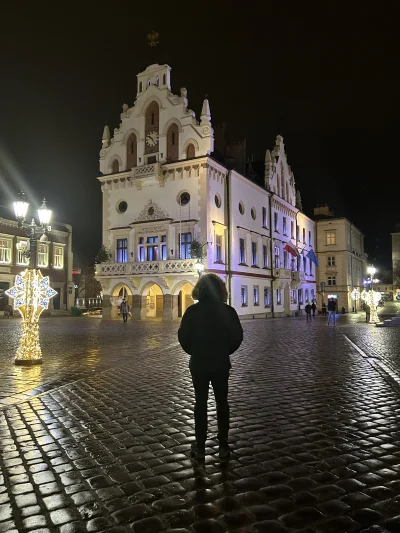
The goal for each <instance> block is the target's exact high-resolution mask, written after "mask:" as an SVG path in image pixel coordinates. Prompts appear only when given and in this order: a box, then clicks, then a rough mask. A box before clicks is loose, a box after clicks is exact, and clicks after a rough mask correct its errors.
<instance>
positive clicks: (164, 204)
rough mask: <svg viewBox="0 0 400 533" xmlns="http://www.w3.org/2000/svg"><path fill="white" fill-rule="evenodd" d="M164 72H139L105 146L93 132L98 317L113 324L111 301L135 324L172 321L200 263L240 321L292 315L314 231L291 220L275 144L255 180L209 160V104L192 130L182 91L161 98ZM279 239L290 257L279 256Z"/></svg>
mask: <svg viewBox="0 0 400 533" xmlns="http://www.w3.org/2000/svg"><path fill="white" fill-rule="evenodd" d="M170 70H171V69H170V67H169V66H168V65H151V66H150V67H148V68H147V69H146V70H145V71H144V72H142V73H140V74H138V77H137V78H138V85H137V97H136V101H135V103H134V105H133V106H132V107H129V106H128V105H126V104H125V105H124V106H123V111H122V114H121V123H120V125H119V126H118V128H116V129H115V130H114V136H113V137H112V138H111V135H110V132H109V129H108V127H105V129H104V133H103V140H102V150H101V152H100V171H101V173H102V175H101V177H99V178H98V179H99V181H100V183H101V187H102V193H103V231H102V235H103V244H104V245H105V246H106V247H107V248H108V250H109V251H110V254H111V259H110V261H109V262H107V263H102V264H99V265H97V269H96V277H97V279H98V280H99V281H100V283H101V285H102V291H103V317H110V316H111V317H113V316H116V315H117V313H118V307H117V306H118V304H119V303H120V301H121V298H122V297H126V298H127V299H128V301H129V302H130V303H131V305H132V314H133V317H134V318H135V319H143V318H156V317H159V318H164V319H165V320H173V319H175V318H178V317H179V316H182V315H183V313H184V311H185V309H186V308H187V307H188V306H189V305H191V304H192V303H193V300H192V298H191V293H192V289H193V286H194V285H195V284H196V282H197V280H198V273H197V272H198V271H197V269H196V263H198V262H200V261H201V262H202V263H203V264H204V267H205V271H206V272H214V273H216V274H218V275H219V276H220V277H221V278H222V279H223V280H224V281H225V283H226V285H227V289H228V294H229V303H231V305H233V306H234V307H235V308H236V310H237V311H238V313H239V314H240V315H242V316H264V317H265V316H272V315H273V316H287V315H292V314H293V313H295V312H297V311H298V309H299V307H300V308H303V307H304V305H305V302H306V300H307V299H312V298H314V297H315V296H316V271H315V265H314V264H313V263H312V262H311V261H310V260H309V259H308V258H306V257H305V256H306V254H307V253H308V252H309V251H310V250H312V249H313V247H314V243H315V224H314V222H313V221H312V220H311V219H309V218H308V217H306V216H305V215H304V213H302V210H301V205H299V202H298V200H299V195H298V193H297V192H296V188H295V181H294V176H293V173H292V171H291V169H290V167H289V165H288V162H287V156H286V153H285V148H284V144H283V139H282V137H280V136H278V137H277V141H276V145H275V147H274V149H273V150H272V151H271V152H270V151H269V150H267V152H266V157H265V163H264V168H263V175H262V176H261V177H260V178H261V181H260V182H256V181H255V180H252V179H249V178H248V177H246V176H245V175H243V173H240V172H238V171H237V170H234V169H233V168H231V167H230V166H229V165H228V164H227V163H226V162H224V164H223V163H221V162H219V161H217V160H216V158H215V156H214V154H213V151H214V137H213V128H212V124H211V112H210V106H209V103H208V101H207V100H204V102H203V106H202V111H201V115H200V120H199V121H198V120H197V119H196V116H195V113H194V112H193V111H192V110H191V109H189V108H188V97H187V90H186V89H185V88H182V89H181V90H180V96H177V95H174V94H173V93H172V92H171V84H170ZM290 241H291V242H292V245H293V246H294V247H295V248H296V247H297V249H298V250H299V251H303V254H302V255H301V256H297V254H295V255H294V256H292V255H291V254H290V253H289V252H288V251H287V250H285V249H284V248H285V246H286V245H287V243H288V242H290ZM193 242H195V243H197V244H199V243H200V245H201V247H202V254H201V256H202V257H201V258H200V259H199V258H194V257H192V250H191V243H193Z"/></svg>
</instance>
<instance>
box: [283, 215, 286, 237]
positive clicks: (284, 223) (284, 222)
mask: <svg viewBox="0 0 400 533" xmlns="http://www.w3.org/2000/svg"><path fill="white" fill-rule="evenodd" d="M283 234H284V235H287V219H286V217H283Z"/></svg>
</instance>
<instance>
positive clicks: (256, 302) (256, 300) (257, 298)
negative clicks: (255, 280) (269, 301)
mask: <svg viewBox="0 0 400 533" xmlns="http://www.w3.org/2000/svg"><path fill="white" fill-rule="evenodd" d="M253 304H254V305H260V287H259V286H258V285H253Z"/></svg>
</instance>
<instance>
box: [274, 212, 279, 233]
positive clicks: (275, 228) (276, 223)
mask: <svg viewBox="0 0 400 533" xmlns="http://www.w3.org/2000/svg"><path fill="white" fill-rule="evenodd" d="M274 230H275V231H278V213H274Z"/></svg>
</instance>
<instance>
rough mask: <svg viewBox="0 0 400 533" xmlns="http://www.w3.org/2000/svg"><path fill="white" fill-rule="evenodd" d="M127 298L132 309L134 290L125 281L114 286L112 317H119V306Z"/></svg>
mask: <svg viewBox="0 0 400 533" xmlns="http://www.w3.org/2000/svg"><path fill="white" fill-rule="evenodd" d="M123 299H125V300H126V301H127V302H128V304H129V305H130V308H131V311H132V303H133V296H132V290H131V289H130V288H129V287H128V286H127V285H124V284H123V283H119V284H118V285H116V286H115V287H114V289H113V290H112V294H111V305H112V309H111V318H117V316H118V314H119V306H120V304H121V302H122V300H123Z"/></svg>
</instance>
